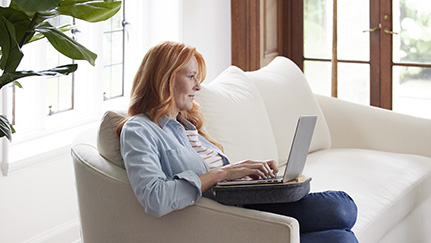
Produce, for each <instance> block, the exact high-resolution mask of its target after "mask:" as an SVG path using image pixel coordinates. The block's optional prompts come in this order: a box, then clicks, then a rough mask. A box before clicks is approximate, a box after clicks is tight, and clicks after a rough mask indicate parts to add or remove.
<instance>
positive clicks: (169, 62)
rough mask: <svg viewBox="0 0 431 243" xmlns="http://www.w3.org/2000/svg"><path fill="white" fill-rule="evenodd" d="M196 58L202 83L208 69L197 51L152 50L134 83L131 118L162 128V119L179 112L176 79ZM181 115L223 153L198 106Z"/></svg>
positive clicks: (163, 46) (167, 46)
mask: <svg viewBox="0 0 431 243" xmlns="http://www.w3.org/2000/svg"><path fill="white" fill-rule="evenodd" d="M193 56H194V57H195V58H196V60H197V63H198V73H197V79H198V80H199V82H200V83H202V81H203V80H204V79H205V76H206V65H205V60H204V59H203V57H202V55H201V54H200V53H199V52H198V51H197V50H196V48H194V47H191V46H188V45H186V44H184V43H178V42H171V41H166V42H162V43H160V44H158V45H156V46H154V47H152V48H151V49H150V50H149V51H148V52H147V54H146V55H145V56H144V59H143V60H142V62H141V65H140V67H139V69H138V72H137V73H136V75H135V78H134V80H133V85H132V91H131V97H130V105H129V110H128V118H130V117H132V116H135V115H138V114H142V113H145V114H148V115H149V117H150V119H151V120H152V121H153V122H154V123H156V124H158V120H159V118H160V117H162V116H164V115H169V114H170V113H171V112H172V111H173V110H174V109H175V101H174V98H173V97H174V94H173V92H174V91H173V87H174V81H175V76H176V74H177V73H178V71H180V70H181V69H182V68H184V67H185V66H186V65H187V63H188V62H189V61H190V59H191V58H192V57H193ZM180 115H181V116H182V117H183V118H185V119H187V120H188V121H190V122H191V123H192V124H193V125H194V126H196V129H197V130H198V132H199V134H201V135H202V136H203V137H205V139H207V140H208V141H210V142H211V143H213V144H214V145H216V146H217V147H219V148H220V149H222V146H221V144H219V143H218V142H217V141H215V140H214V139H212V138H211V137H209V136H208V135H207V134H206V133H205V132H204V131H203V126H204V117H203V115H202V113H201V112H200V111H199V105H198V104H197V103H196V102H194V101H193V108H192V109H190V110H188V111H182V112H180ZM128 118H126V119H125V120H124V121H123V122H122V123H121V124H120V125H119V126H118V129H117V133H118V134H120V133H121V129H122V128H123V125H124V123H125V122H126V121H127V119H128Z"/></svg>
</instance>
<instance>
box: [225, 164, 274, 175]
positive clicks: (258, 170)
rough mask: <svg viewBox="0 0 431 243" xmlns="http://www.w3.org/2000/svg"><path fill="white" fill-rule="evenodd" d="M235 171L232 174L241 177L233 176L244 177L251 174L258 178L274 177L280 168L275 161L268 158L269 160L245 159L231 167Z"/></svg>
mask: <svg viewBox="0 0 431 243" xmlns="http://www.w3.org/2000/svg"><path fill="white" fill-rule="evenodd" d="M230 169H231V170H236V171H231V172H233V173H232V175H236V176H239V177H236V178H233V179H237V178H242V177H244V176H250V177H252V178H254V179H257V178H265V179H267V178H272V177H275V176H276V174H277V172H278V169H277V165H276V163H275V161H273V160H268V161H251V160H245V161H241V162H239V163H236V164H233V165H232V166H231V168H230ZM236 172H237V173H236Z"/></svg>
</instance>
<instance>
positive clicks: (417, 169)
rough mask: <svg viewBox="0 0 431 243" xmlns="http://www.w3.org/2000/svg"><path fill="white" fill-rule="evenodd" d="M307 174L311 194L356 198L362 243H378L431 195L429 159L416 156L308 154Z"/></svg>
mask: <svg viewBox="0 0 431 243" xmlns="http://www.w3.org/2000/svg"><path fill="white" fill-rule="evenodd" d="M304 173H305V174H306V175H308V176H310V177H312V178H313V183H312V185H311V191H312V192H317V191H324V190H342V191H345V192H347V193H348V194H349V195H350V196H351V197H352V198H353V199H354V201H355V202H356V204H357V206H358V221H357V222H356V224H355V226H354V228H353V231H354V232H355V234H357V236H358V238H359V239H360V241H361V242H378V241H379V240H380V239H381V238H382V237H383V236H384V234H385V233H386V232H388V231H390V229H392V228H394V227H395V226H397V225H398V224H399V222H400V221H401V220H403V219H404V218H405V217H406V216H407V215H409V214H410V213H411V211H412V210H414V209H415V207H417V206H418V205H420V204H421V203H423V202H424V201H425V200H426V199H427V198H429V197H430V196H431V158H428V157H423V156H418V155H408V154H398V153H388V152H379V151H373V150H361V149H329V150H322V151H318V152H314V153H311V154H309V156H308V160H307V164H306V167H305V171H304ZM416 224H417V227H423V225H422V224H421V222H417V223H416ZM424 230H425V229H424ZM364 232H366V233H365V234H363V233H364ZM412 242H414V241H412Z"/></svg>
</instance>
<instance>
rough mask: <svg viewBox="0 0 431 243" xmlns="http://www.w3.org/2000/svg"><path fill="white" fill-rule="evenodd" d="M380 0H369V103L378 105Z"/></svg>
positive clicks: (379, 88)
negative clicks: (370, 30) (371, 30)
mask: <svg viewBox="0 0 431 243" xmlns="http://www.w3.org/2000/svg"><path fill="white" fill-rule="evenodd" d="M379 26H380V0H370V27H369V28H370V29H373V28H376V27H378V28H379V30H377V31H374V32H370V105H372V106H377V107H379V106H380V95H381V94H380V90H381V87H380V63H381V60H380V32H381V30H380V27H379Z"/></svg>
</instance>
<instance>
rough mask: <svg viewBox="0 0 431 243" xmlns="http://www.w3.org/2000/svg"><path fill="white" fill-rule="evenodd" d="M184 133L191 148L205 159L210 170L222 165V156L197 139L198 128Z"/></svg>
mask: <svg viewBox="0 0 431 243" xmlns="http://www.w3.org/2000/svg"><path fill="white" fill-rule="evenodd" d="M186 135H187V138H188V139H189V142H190V145H191V146H192V148H193V149H194V150H195V151H196V153H197V154H198V155H199V156H201V158H203V159H204V160H205V162H206V163H207V164H208V166H209V167H210V169H211V170H212V169H215V168H219V167H222V166H223V159H222V157H221V156H220V155H219V154H218V153H217V152H216V151H214V150H212V149H210V148H207V147H205V146H203V145H202V143H201V142H200V141H199V137H198V130H186Z"/></svg>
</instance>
